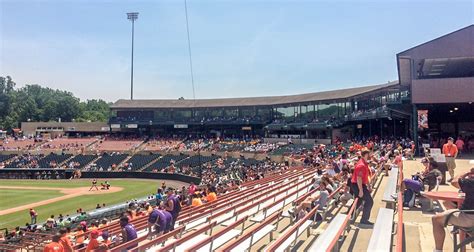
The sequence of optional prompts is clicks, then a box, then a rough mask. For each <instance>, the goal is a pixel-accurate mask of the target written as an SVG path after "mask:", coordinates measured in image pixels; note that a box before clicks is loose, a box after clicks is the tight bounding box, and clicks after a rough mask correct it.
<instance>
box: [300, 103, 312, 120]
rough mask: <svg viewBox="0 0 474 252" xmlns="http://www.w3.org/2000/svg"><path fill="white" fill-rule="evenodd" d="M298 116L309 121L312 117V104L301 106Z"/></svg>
mask: <svg viewBox="0 0 474 252" xmlns="http://www.w3.org/2000/svg"><path fill="white" fill-rule="evenodd" d="M300 110H301V112H300V118H301V119H303V120H304V121H307V122H311V121H312V120H313V119H314V105H304V106H301V109H300Z"/></svg>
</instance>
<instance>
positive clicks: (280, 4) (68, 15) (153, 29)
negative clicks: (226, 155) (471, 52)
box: [0, 0, 474, 101]
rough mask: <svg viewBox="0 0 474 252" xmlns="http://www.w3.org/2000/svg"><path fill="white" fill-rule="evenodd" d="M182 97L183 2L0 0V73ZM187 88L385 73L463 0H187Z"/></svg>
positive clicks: (68, 85)
mask: <svg viewBox="0 0 474 252" xmlns="http://www.w3.org/2000/svg"><path fill="white" fill-rule="evenodd" d="M130 11H138V12H140V15H139V18H138V20H137V22H136V23H135V81H134V82H135V98H136V99H139V98H142V99H152V98H171V99H175V98H178V97H180V96H184V97H185V98H188V99H189V98H192V88H191V82H190V73H189V61H188V51H187V40H186V23H185V15H184V0H168V1H158V0H153V1H151V0H150V1H131V0H130V1H123V0H122V1H120V0H108V1H105V0H49V1H24V0H0V75H11V76H12V77H13V78H14V80H15V81H16V82H17V84H18V86H23V85H25V84H34V83H38V84H42V85H45V86H48V87H52V88H59V89H64V90H69V91H71V92H73V93H74V94H75V95H77V96H79V97H80V98H81V99H91V98H102V99H105V100H107V101H115V100H117V99H121V98H129V96H130V94H129V92H130V91H129V85H130V48H131V42H130V31H131V24H130V22H129V21H128V20H127V19H126V14H125V13H126V12H130ZM188 13H189V21H190V32H191V45H192V52H193V62H194V75H195V85H196V98H212V97H241V96H266V95H285V94H298V93H306V92H317V91H322V90H331V89H339V88H347V87H355V86H365V85H370V84H379V83H385V82H387V81H389V80H396V79H397V72H396V71H397V69H396V61H395V54H396V53H398V52H401V51H403V50H405V49H408V48H410V47H413V46H415V45H418V44H420V43H423V42H426V41H428V40H431V39H433V38H436V37H438V36H441V35H444V34H446V33H449V32H452V31H454V30H457V29H459V28H462V27H464V26H467V25H470V24H472V23H474V1H472V0H469V1H454V0H450V1H435V0H432V1H416V0H415V1H409V0H406V1H383V0H379V1H356V0H353V1H290V0H286V1H269V0H267V1H250V0H232V1H211V0H188Z"/></svg>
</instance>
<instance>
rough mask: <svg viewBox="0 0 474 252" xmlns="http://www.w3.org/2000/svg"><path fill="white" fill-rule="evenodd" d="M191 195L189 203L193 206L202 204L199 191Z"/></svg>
mask: <svg viewBox="0 0 474 252" xmlns="http://www.w3.org/2000/svg"><path fill="white" fill-rule="evenodd" d="M191 197H192V198H193V200H192V203H191V205H192V206H193V207H197V206H200V205H202V201H201V195H200V194H199V193H195V194H193V195H192V196H191Z"/></svg>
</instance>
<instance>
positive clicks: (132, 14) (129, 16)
mask: <svg viewBox="0 0 474 252" xmlns="http://www.w3.org/2000/svg"><path fill="white" fill-rule="evenodd" d="M137 18H138V12H129V13H127V19H128V20H130V21H132V69H131V75H130V100H133V37H134V30H135V20H137Z"/></svg>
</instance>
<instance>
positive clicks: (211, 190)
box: [206, 186, 217, 203]
mask: <svg viewBox="0 0 474 252" xmlns="http://www.w3.org/2000/svg"><path fill="white" fill-rule="evenodd" d="M206 199H207V202H208V203H209V202H213V201H216V200H217V194H216V188H215V187H214V186H209V187H208V193H207V197H206Z"/></svg>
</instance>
